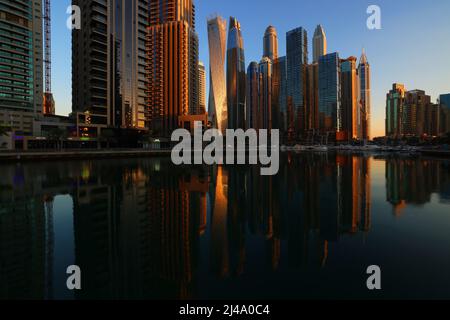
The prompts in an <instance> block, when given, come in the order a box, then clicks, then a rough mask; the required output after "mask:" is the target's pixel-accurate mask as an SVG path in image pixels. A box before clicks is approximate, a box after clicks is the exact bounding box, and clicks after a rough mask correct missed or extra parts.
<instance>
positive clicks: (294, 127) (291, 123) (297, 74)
mask: <svg viewBox="0 0 450 320" xmlns="http://www.w3.org/2000/svg"><path fill="white" fill-rule="evenodd" d="M286 59H287V96H288V127H289V128H288V131H290V136H291V137H298V136H300V135H301V134H303V131H304V119H305V86H306V81H305V80H306V66H307V64H308V35H307V32H306V30H305V29H303V28H302V27H300V28H296V29H294V30H291V31H289V32H287V34H286Z"/></svg>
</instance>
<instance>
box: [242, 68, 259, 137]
mask: <svg viewBox="0 0 450 320" xmlns="http://www.w3.org/2000/svg"><path fill="white" fill-rule="evenodd" d="M246 87H247V101H246V117H245V119H246V125H245V128H246V129H260V128H261V126H260V124H261V121H260V117H261V112H260V111H259V66H258V63H257V62H254V61H253V62H251V63H250V64H249V66H248V68H247V85H246Z"/></svg>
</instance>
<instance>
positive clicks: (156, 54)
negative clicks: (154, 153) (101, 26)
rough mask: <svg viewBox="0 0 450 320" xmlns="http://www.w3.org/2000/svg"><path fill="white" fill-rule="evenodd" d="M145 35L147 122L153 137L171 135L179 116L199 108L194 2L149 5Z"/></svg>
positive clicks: (168, 1)
mask: <svg viewBox="0 0 450 320" xmlns="http://www.w3.org/2000/svg"><path fill="white" fill-rule="evenodd" d="M149 22H150V26H149V27H148V32H147V57H148V67H147V86H148V89H147V112H148V118H147V120H148V121H149V123H150V124H151V125H150V127H151V129H152V131H153V133H154V134H158V135H160V136H170V134H171V133H172V131H173V130H175V129H177V128H178V117H179V116H183V115H188V114H191V113H192V112H195V110H196V109H197V108H198V96H199V89H198V84H199V81H198V36H197V34H196V32H195V6H194V3H193V0H158V1H152V2H151V4H150V19H149Z"/></svg>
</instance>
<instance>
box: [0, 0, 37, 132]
mask: <svg viewBox="0 0 450 320" xmlns="http://www.w3.org/2000/svg"><path fill="white" fill-rule="evenodd" d="M0 28H1V37H0V56H1V59H0V69H1V72H0V83H1V86H0V111H2V112H0V124H4V125H5V126H11V127H12V129H13V130H16V131H21V132H22V135H23V134H32V131H33V120H32V119H33V118H34V117H35V116H36V115H37V114H40V113H41V112H42V98H43V52H42V46H43V38H42V30H43V28H42V0H33V1H31V0H26V1H24V0H21V1H18V0H8V1H6V3H5V1H2V3H1V5H0ZM11 119H14V121H13V120H11ZM19 119H23V121H22V120H20V121H19ZM2 122H3V123H2ZM19 122H20V123H19Z"/></svg>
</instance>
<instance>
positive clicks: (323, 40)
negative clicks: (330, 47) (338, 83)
mask: <svg viewBox="0 0 450 320" xmlns="http://www.w3.org/2000/svg"><path fill="white" fill-rule="evenodd" d="M326 54H327V36H326V35H325V30H323V27H322V25H320V24H319V25H318V26H317V27H316V30H315V31H314V39H313V62H314V63H318V62H319V58H320V57H321V56H324V55H326Z"/></svg>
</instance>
